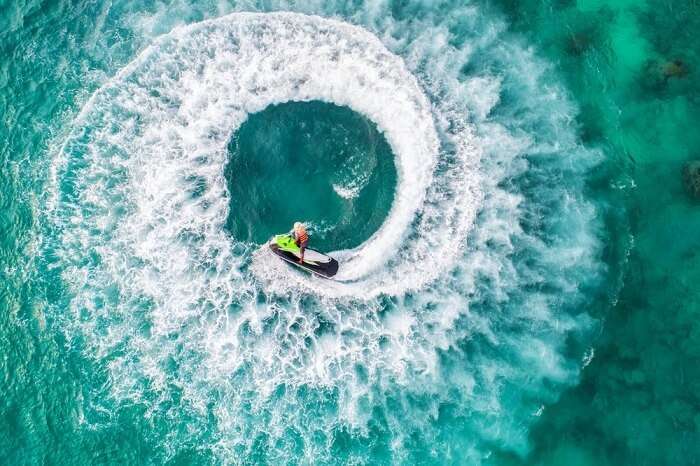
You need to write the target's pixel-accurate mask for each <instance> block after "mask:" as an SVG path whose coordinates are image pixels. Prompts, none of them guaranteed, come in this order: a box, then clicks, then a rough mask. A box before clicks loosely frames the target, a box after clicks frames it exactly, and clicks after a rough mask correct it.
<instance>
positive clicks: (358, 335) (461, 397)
mask: <svg viewBox="0 0 700 466" xmlns="http://www.w3.org/2000/svg"><path fill="white" fill-rule="evenodd" d="M460 14H461V15H462V16H461V18H462V19H463V20H464V21H477V19H476V18H477V17H478V15H477V14H476V13H475V12H474V11H472V10H471V9H467V10H466V11H463V12H461V13H460ZM379 16H381V15H379ZM403 27H404V29H405V31H404V32H403V34H405V35H406V36H408V37H411V40H409V41H405V42H402V41H401V40H398V39H396V38H395V37H394V36H392V35H391V34H392V32H393V33H394V34H395V33H396V30H392V28H391V27H387V28H386V31H387V32H386V36H384V37H382V40H383V41H384V42H385V43H386V44H392V47H393V48H394V49H396V50H399V51H401V56H402V57H403V59H401V58H399V57H398V56H397V55H395V54H392V53H391V52H389V51H388V50H387V49H386V47H385V46H384V45H382V43H381V42H380V41H379V40H378V39H377V38H376V37H375V36H374V35H372V34H371V33H369V32H367V31H366V30H365V29H362V28H359V27H356V26H351V25H348V24H346V23H342V22H339V21H334V20H328V19H323V18H319V17H311V16H303V15H298V14H291V13H275V14H233V15H230V16H227V17H223V18H219V19H217V20H213V21H207V22H204V23H200V24H197V25H194V26H189V27H182V28H178V29H175V30H174V31H173V32H172V33H170V34H168V35H167V36H164V37H162V38H160V39H158V40H157V41H156V42H155V43H154V44H153V46H151V47H149V48H148V49H146V50H145V51H144V52H143V53H142V54H141V55H140V56H139V57H138V58H137V59H136V60H135V61H134V62H133V63H131V64H130V65H129V66H128V67H126V68H125V69H124V70H123V71H122V72H120V73H119V74H118V75H117V76H116V77H115V78H114V79H112V80H111V81H110V82H109V83H107V84H106V85H105V86H104V87H103V88H101V89H100V90H99V91H98V92H97V93H96V94H95V95H94V96H93V98H92V99H91V100H90V102H89V103H88V105H87V106H86V107H85V108H84V109H83V111H82V112H81V115H80V117H79V118H78V119H77V121H76V123H75V125H76V129H75V131H74V133H73V135H72V136H71V137H70V138H69V140H68V141H67V142H66V144H65V146H64V149H63V155H62V157H60V158H58V160H59V162H57V163H58V164H59V165H60V166H59V167H57V170H56V173H57V185H56V189H57V191H58V194H57V204H56V206H57V219H58V220H57V221H58V223H59V226H60V228H61V230H62V241H63V245H62V254H63V265H64V279H65V280H66V282H67V283H68V284H69V285H70V287H71V294H72V295H73V299H72V301H71V310H72V312H73V316H74V318H73V322H72V324H73V327H71V328H72V329H74V331H75V332H76V333H78V332H79V333H80V334H82V335H84V336H85V337H86V340H87V345H88V350H87V352H88V353H89V354H91V355H94V356H95V357H96V358H97V359H98V360H100V361H108V363H107V364H108V368H109V373H110V376H111V380H110V389H111V392H112V393H113V394H114V396H115V398H117V399H119V400H133V401H134V402H138V403H144V404H145V405H146V406H148V411H147V412H148V415H149V416H151V415H153V416H157V415H160V416H167V417H170V416H171V413H170V412H169V411H163V409H161V404H162V405H167V403H166V402H167V401H170V400H171V399H172V398H173V395H172V393H173V392H174V391H177V392H178V399H180V400H182V401H181V402H179V405H178V409H179V412H178V415H179V416H185V414H188V415H189V417H188V419H189V421H188V424H187V429H186V430H187V431H188V432H190V433H191V435H195V432H197V431H198V430H202V431H203V430H206V429H209V428H210V427H208V421H207V419H208V416H213V417H214V419H215V420H216V426H217V433H216V435H215V438H216V439H217V440H218V443H217V444H216V445H215V446H214V447H212V448H213V449H214V450H216V451H219V450H220V451H221V453H222V458H227V457H230V454H231V453H232V452H237V453H239V454H242V455H243V457H245V455H247V454H250V453H251V451H252V449H253V448H254V439H255V438H256V436H258V435H259V434H260V433H261V432H264V433H265V434H266V435H269V436H270V438H271V439H272V440H273V441H279V442H281V444H282V446H279V445H276V446H275V447H274V448H273V447H270V451H271V452H272V453H270V454H271V455H273V456H272V459H271V461H272V462H275V461H274V459H275V456H274V455H278V456H277V458H282V459H283V458H289V457H290V456H292V457H293V456H294V455H296V454H297V453H294V452H293V451H290V449H289V448H291V447H288V446H287V445H286V444H283V443H284V442H283V439H284V438H286V435H287V434H286V432H288V430H292V431H293V432H295V433H296V434H298V435H299V436H300V437H301V438H302V439H303V443H304V446H305V447H304V452H303V454H304V456H305V458H307V460H308V462H312V461H313V460H317V461H321V460H323V459H326V460H328V458H330V457H331V456H332V453H331V452H330V449H329V448H330V447H329V446H328V445H329V444H330V443H331V437H332V435H333V431H334V429H337V428H339V427H341V428H345V427H347V428H348V429H349V430H350V431H351V432H353V433H355V434H357V435H358V436H360V437H361V436H363V435H368V430H369V425H370V420H371V418H372V416H373V413H374V411H376V410H379V411H381V412H383V413H384V416H385V417H386V424H387V429H388V431H389V432H390V433H391V435H392V440H391V445H392V451H394V453H395V454H396V455H397V456H396V460H397V461H399V462H400V461H401V459H402V456H401V455H404V454H405V452H403V446H404V445H405V444H410V442H411V438H412V435H416V432H418V433H419V434H418V435H419V436H421V438H425V439H426V441H427V442H428V443H429V444H430V443H431V438H432V437H437V436H438V434H437V433H436V432H437V430H438V429H439V428H438V427H434V426H433V423H434V421H435V419H437V417H438V416H439V412H440V410H441V409H442V407H443V406H445V405H446V404H447V405H450V406H452V410H453V411H454V413H453V414H454V415H455V416H461V418H463V419H464V421H463V422H462V424H463V425H464V426H469V427H465V429H473V430H474V431H473V432H472V431H470V432H469V435H465V436H464V437H465V438H471V439H473V440H472V442H473V444H470V445H469V446H467V447H465V449H466V450H468V451H470V452H472V453H470V455H472V456H469V458H479V457H481V456H482V455H484V454H485V453H484V450H483V448H482V447H481V446H479V445H480V444H481V442H482V441H483V442H486V443H489V442H499V443H503V444H505V445H509V446H510V447H512V448H515V449H518V448H522V445H523V444H524V442H525V440H524V436H525V433H526V432H523V429H522V427H521V425H520V424H519V423H520V422H521V421H522V419H520V418H518V417H517V413H518V411H517V409H512V408H511V407H508V406H504V401H503V398H502V396H503V393H504V391H505V390H506V389H505V388H504V386H505V385H506V384H507V383H510V384H513V385H515V384H518V383H521V384H522V385H523V387H522V392H523V393H525V395H522V396H523V397H526V395H530V394H531V391H535V390H540V391H541V392H543V393H544V394H538V395H537V403H534V404H533V405H534V406H541V399H542V397H545V398H546V397H547V396H550V395H548V394H547V390H546V389H545V388H543V386H544V385H546V384H545V383H544V382H543V381H545V380H546V381H547V384H549V383H554V384H557V383H567V382H568V381H570V380H572V379H575V377H576V370H577V368H576V366H575V365H574V366H572V365H571V364H570V363H569V362H568V361H567V360H565V359H564V358H563V357H562V356H561V355H560V353H559V349H560V348H561V347H562V345H563V342H564V340H565V338H566V335H567V334H568V333H569V332H571V331H575V330H576V329H579V328H585V326H586V317H585V315H583V314H582V315H579V316H578V317H572V316H570V315H569V314H567V313H562V312H559V309H560V307H561V306H560V302H559V301H558V295H556V296H553V295H552V294H548V293H547V292H545V291H540V287H541V285H542V284H543V283H544V284H547V286H548V287H550V288H552V289H556V290H557V291H555V293H554V294H556V293H559V292H561V293H564V292H566V293H568V294H570V295H571V296H572V298H571V299H572V301H575V299H574V297H573V296H574V295H575V294H576V286H577V280H579V276H578V273H584V274H585V273H589V272H590V271H591V270H594V269H595V264H594V262H595V261H594V256H595V251H596V245H595V244H594V243H595V241H594V239H593V238H592V234H591V233H590V229H589V228H587V227H586V223H587V222H590V221H591V219H592V218H593V217H594V215H595V212H594V211H593V210H592V208H591V207H590V206H589V205H587V204H586V203H585V202H582V201H579V200H577V199H576V198H575V197H572V199H571V205H572V206H573V207H572V209H574V210H575V211H576V215H573V214H571V215H569V214H566V216H567V217H566V218H567V219H574V220H576V221H578V222H580V223H581V225H580V226H579V228H577V231H578V234H577V236H574V237H571V238H569V237H566V238H562V239H561V240H560V241H559V242H554V243H553V242H552V241H548V242H545V241H544V240H542V239H540V237H538V236H537V235H538V234H539V232H536V233H535V234H530V233H528V232H526V231H524V228H523V226H522V224H521V221H522V218H523V217H524V216H526V215H529V214H530V212H528V211H527V209H528V207H527V204H526V202H525V198H524V196H522V195H520V194H518V193H513V192H511V191H508V190H506V189H504V188H503V187H502V186H501V184H502V183H504V181H508V180H510V179H513V178H516V177H518V176H521V175H522V174H523V173H524V172H526V171H527V170H528V162H527V161H526V160H524V156H525V154H528V153H530V154H532V153H535V154H542V157H547V154H548V153H549V152H551V151H553V149H552V148H551V146H550V142H551V141H555V142H557V143H558V144H560V148H565V149H567V150H570V152H571V153H572V154H574V153H575V152H576V151H577V150H578V149H577V143H576V141H575V133H574V132H573V131H571V130H570V129H568V127H567V122H565V121H564V120H565V119H566V118H567V117H568V116H569V115H570V114H571V110H570V109H569V108H568V107H567V105H568V104H566V100H565V99H562V98H561V97H558V96H556V95H555V93H551V92H550V93H545V95H544V96H542V94H541V93H539V84H540V83H539V81H538V79H539V77H538V76H537V75H533V76H532V77H531V79H529V81H528V83H527V84H526V90H525V93H526V94H528V93H529V94H533V95H535V96H539V97H538V98H539V99H540V100H538V101H535V102H533V103H532V104H530V103H528V104H527V107H528V109H529V110H530V111H531V113H532V115H535V116H537V117H538V118H543V119H544V120H546V121H547V122H548V123H549V124H550V125H551V131H552V132H556V133H557V134H556V135H552V134H546V135H544V136H541V139H542V142H540V141H537V140H535V138H534V137H531V135H530V134H528V133H527V132H526V131H524V130H521V129H520V126H519V124H520V122H519V121H518V118H525V119H526V120H527V118H529V117H528V116H527V115H526V116H524V117H523V116H522V115H520V116H518V117H514V120H513V121H507V122H506V123H499V122H495V121H491V120H490V113H491V112H492V111H493V109H494V108H495V107H497V105H498V104H499V98H500V94H501V93H502V92H503V89H502V80H503V79H502V77H500V76H491V75H488V74H484V75H481V76H474V77H469V78H468V79H466V78H465V77H464V76H462V74H461V71H460V68H461V67H462V66H463V65H464V64H465V63H466V62H468V61H469V59H470V56H471V55H472V54H474V53H476V51H478V49H479V48H480V47H486V46H488V47H491V48H495V49H496V51H495V52H494V54H495V55H498V56H505V57H508V59H512V60H513V61H514V62H516V63H519V65H518V66H522V68H523V70H520V71H521V73H520V75H522V76H527V73H530V72H532V71H533V70H534V69H537V68H538V67H539V66H541V63H539V62H537V61H536V60H535V59H534V58H533V57H532V56H531V54H530V53H529V52H527V51H526V50H524V49H522V48H520V47H518V46H510V45H508V44H505V45H494V44H499V40H498V35H499V33H500V32H501V29H499V28H495V29H487V30H486V31H484V33H483V34H480V35H479V37H477V38H475V39H474V42H473V44H472V45H471V46H464V47H461V48H460V47H452V46H450V45H449V44H448V41H447V37H448V35H449V34H448V33H447V32H446V31H444V30H443V29H442V28H443V27H442V26H438V27H436V26H433V25H428V26H426V24H425V23H424V22H415V23H411V25H410V27H409V25H408V24H404V25H403ZM411 28H414V29H415V30H411ZM411 70H412V71H413V73H412V72H411ZM419 70H422V71H419ZM414 74H415V75H420V77H421V81H420V82H419V81H417V79H416V78H415V77H414ZM426 95H429V96H430V99H431V100H430V101H429V100H428V98H427V97H426ZM311 99H319V100H324V101H327V102H332V103H335V104H338V105H345V106H348V107H350V108H352V109H353V110H355V111H357V112H359V113H362V114H363V115H365V116H367V117H368V118H370V119H371V120H372V121H374V122H375V124H377V126H378V128H379V129H380V130H381V131H383V132H384V135H385V137H386V139H387V141H388V142H389V144H390V146H391V148H392V151H393V152H394V154H395V156H396V166H397V169H398V185H397V192H396V199H395V202H394V205H393V207H392V209H391V211H390V213H389V216H388V218H387V220H386V221H385V223H384V224H383V225H382V227H381V228H380V230H379V231H378V232H377V233H376V234H375V235H373V236H372V237H371V238H370V239H369V240H368V241H367V242H366V243H365V244H363V245H361V246H360V247H359V248H357V249H355V250H352V251H343V252H339V253H338V254H337V255H338V256H339V258H340V259H341V263H342V274H341V275H340V279H341V280H342V281H340V282H329V281H325V280H321V279H317V278H309V277H307V276H305V275H300V274H295V273H294V272H290V270H289V268H286V267H281V266H280V263H279V261H277V260H276V259H275V258H274V257H273V256H271V255H269V254H268V253H267V251H265V250H264V249H259V248H257V247H255V248H252V247H251V246H250V245H248V244H242V243H239V242H237V241H236V240H235V238H231V237H230V236H228V235H227V234H226V232H225V230H224V222H225V219H226V217H227V215H228V210H227V209H228V206H229V202H228V199H227V196H228V193H227V191H226V183H225V180H224V176H223V166H224V164H225V163H226V154H227V152H226V144H227V143H228V141H229V140H230V137H231V135H232V133H233V132H234V131H235V129H236V128H237V127H239V126H240V124H241V123H242V122H243V121H244V120H245V118H246V116H247V115H248V114H250V113H252V112H257V111H261V110H262V109H264V108H265V107H266V106H267V105H270V104H275V103H282V102H285V101H290V100H311ZM542 109H545V110H542ZM549 109H557V110H560V111H561V118H560V117H558V116H556V115H557V114H556V113H555V116H551V115H550V111H549ZM543 112H544V114H545V115H546V116H545V117H542V114H543ZM533 118H534V117H533ZM470 121H471V122H473V123H474V128H476V129H474V128H473V127H472V126H470V124H469V123H468V122H470ZM511 124H512V126H510V125H511ZM532 126H535V125H533V124H532V121H529V120H528V121H526V124H523V127H532ZM507 128H509V129H507ZM510 128H515V129H510ZM482 154H483V156H482ZM572 157H573V155H572ZM587 157H589V155H587V154H582V155H581V158H582V159H586V158H587ZM584 165H585V164H584ZM580 170H581V171H583V170H585V167H583V166H582V168H580ZM573 172H574V175H578V172H576V171H575V170H574V171H573ZM575 189H576V188H575ZM575 189H574V191H575ZM563 191H565V190H563V189H562V191H557V192H556V193H555V195H557V196H558V195H560V194H561V193H562V192H563ZM545 194H546V193H545ZM577 194H578V193H577V192H574V193H573V194H572V196H575V195H577ZM477 208H481V209H482V210H481V213H480V217H481V218H480V219H479V221H478V222H477V224H476V225H475V224H474V218H475V213H476V210H477ZM555 213H556V212H555ZM472 226H474V228H473V229H472ZM468 235H469V236H468ZM468 238H469V245H466V244H465V243H466V241H467V239H468ZM525 254H530V255H531V256H532V257H533V261H534V262H535V266H534V267H533V268H532V269H530V268H528V266H527V265H525V266H523V265H521V264H520V263H519V262H518V259H515V258H514V257H517V256H523V255H525ZM559 256H561V257H567V258H569V259H567V261H568V262H567V263H566V264H561V263H559V262H557V257H559ZM539 264H544V265H542V266H541V267H540V265H539ZM550 265H551V268H547V266H550ZM549 275H551V277H550V276H549ZM520 288H523V289H524V290H526V291H524V292H523V293H521V294H518V293H519V289H520ZM542 288H543V289H544V288H546V287H542ZM527 290H533V291H527ZM484 303H489V304H488V305H485V304H484ZM513 303H516V304H513ZM503 328H507V329H508V332H504V331H503ZM471 342H479V343H478V344H477V343H471ZM470 345H473V346H472V347H470ZM144 381H145V382H144ZM144 385H147V388H144ZM312 395H313V396H315V397H316V398H311V399H310V398H309V397H311V396H312ZM509 396H511V398H516V399H517V398H519V396H520V395H509ZM533 397H534V395H533ZM313 399H315V400H316V403H314V402H313V401H310V400H313ZM331 402H332V403H331ZM329 403H330V404H332V405H333V406H334V408H333V409H331V408H327V407H328V405H329ZM396 403H398V404H399V405H400V406H401V409H396V406H395V404H396ZM535 409H536V408H535ZM533 411H534V410H533V409H532V406H526V409H525V408H524V409H523V412H524V413H525V416H526V417H531V416H530V414H531V413H532V412H533ZM193 418H194V419H203V420H202V421H201V422H200V423H197V422H194V421H192V419H193ZM310 420H313V422H310ZM183 422H185V421H183ZM318 436H321V438H320V440H319V439H318V438H317V437H318ZM431 436H432V437H431ZM324 442H325V443H324ZM171 445H177V441H176V440H173V442H172V444H171ZM172 448H176V447H174V446H173V447H172ZM402 452H403V453H402ZM285 455H287V456H285Z"/></svg>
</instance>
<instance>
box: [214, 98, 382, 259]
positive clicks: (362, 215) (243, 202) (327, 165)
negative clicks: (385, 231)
mask: <svg viewBox="0 0 700 466" xmlns="http://www.w3.org/2000/svg"><path fill="white" fill-rule="evenodd" d="M229 152H230V160H229V163H228V164H227V167H226V171H225V174H226V178H227V184H228V189H229V192H230V195H231V199H230V202H231V208H230V213H229V218H228V220H227V227H228V228H229V231H230V232H231V234H232V235H233V236H234V237H235V238H236V239H237V240H240V241H247V242H254V243H257V244H261V243H264V242H265V241H267V240H268V239H269V238H270V236H272V235H273V234H276V233H284V232H287V231H289V230H290V228H291V226H292V224H293V223H294V222H295V221H302V222H305V223H307V224H308V226H309V227H310V233H311V235H312V242H313V245H314V246H315V247H318V248H322V249H339V248H349V247H354V246H357V245H359V244H361V243H362V242H363V241H365V240H366V239H367V238H369V237H370V236H371V235H372V233H374V232H375V231H376V230H377V229H378V228H379V226H380V225H381V224H382V222H383V221H384V220H385V218H386V215H387V214H388V212H389V209H390V208H391V204H392V202H393V197H394V191H395V189H396V169H395V167H394V161H393V154H392V153H391V149H390V147H389V144H388V143H387V142H386V140H385V139H384V136H383V135H382V134H381V133H380V132H379V131H378V130H377V128H376V126H375V125H374V124H373V123H371V122H370V121H369V120H367V119H366V118H365V117H363V116H361V115H359V114H357V113H355V112H353V111H352V110H350V109H348V108H345V107H338V106H336V105H332V104H328V103H323V102H291V103H286V104H282V105H276V106H272V107H268V108H267V109H265V110H264V111H262V112H260V113H257V114H255V115H251V116H250V117H249V118H248V120H247V121H246V122H245V123H244V124H243V125H242V126H241V128H240V129H239V130H238V132H237V133H236V135H235V136H234V138H233V139H232V140H231V143H230V144H229Z"/></svg>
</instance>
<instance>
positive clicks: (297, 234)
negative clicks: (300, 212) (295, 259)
mask: <svg viewBox="0 0 700 466" xmlns="http://www.w3.org/2000/svg"><path fill="white" fill-rule="evenodd" d="M289 234H290V235H291V237H292V238H294V242H295V243H296V245H297V246H299V249H300V250H301V253H300V255H301V258H300V259H299V263H300V264H303V263H304V251H305V250H306V245H307V244H309V235H308V233H306V227H305V226H304V224H303V223H301V222H294V228H293V229H292V231H290V232H289Z"/></svg>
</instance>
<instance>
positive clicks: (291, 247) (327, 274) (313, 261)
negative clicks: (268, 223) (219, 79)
mask: <svg viewBox="0 0 700 466" xmlns="http://www.w3.org/2000/svg"><path fill="white" fill-rule="evenodd" d="M268 245H269V246H270V250H271V251H272V252H273V253H274V254H275V255H276V256H278V257H279V258H280V259H282V260H284V261H286V262H289V263H290V264H294V265H296V266H297V267H299V268H301V269H304V270H306V271H308V272H311V273H313V274H315V275H318V276H320V277H323V278H333V276H334V275H335V274H336V273H337V272H338V261H337V260H335V259H333V258H332V257H330V256H327V255H325V254H323V253H320V252H318V251H314V250H313V249H309V248H306V249H305V250H304V262H302V263H301V264H300V263H299V259H300V258H301V248H299V246H297V244H296V242H295V241H294V238H292V235H289V234H284V235H275V236H273V237H272V239H270V241H269V242H268Z"/></svg>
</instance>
